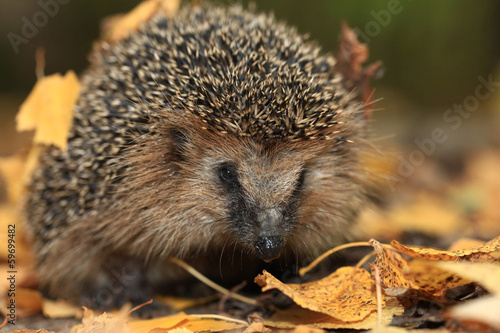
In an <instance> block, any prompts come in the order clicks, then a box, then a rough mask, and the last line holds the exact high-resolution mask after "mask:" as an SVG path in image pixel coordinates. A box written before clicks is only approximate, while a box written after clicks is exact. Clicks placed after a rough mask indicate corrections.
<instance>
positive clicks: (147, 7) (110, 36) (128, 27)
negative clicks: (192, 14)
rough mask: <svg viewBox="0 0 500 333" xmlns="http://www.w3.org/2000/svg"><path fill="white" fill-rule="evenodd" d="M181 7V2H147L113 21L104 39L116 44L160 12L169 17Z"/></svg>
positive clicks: (164, 0) (166, 0)
mask: <svg viewBox="0 0 500 333" xmlns="http://www.w3.org/2000/svg"><path fill="white" fill-rule="evenodd" d="M179 6H180V0H145V1H143V2H141V3H140V4H139V5H137V7H135V8H134V9H133V10H132V11H130V12H129V13H127V14H125V15H123V16H121V17H120V18H118V19H116V20H113V22H112V23H111V26H110V27H109V28H108V29H109V30H108V31H107V32H106V33H105V36H104V39H105V40H107V41H109V42H116V41H119V40H121V39H124V38H126V37H128V36H129V35H130V34H131V33H132V32H134V31H136V30H137V29H138V28H139V26H140V24H141V23H143V22H146V21H148V20H150V19H151V18H152V17H153V15H154V14H156V13H157V12H158V11H159V10H163V11H164V13H165V14H166V15H167V16H173V15H174V14H175V13H176V12H177V10H178V9H179Z"/></svg>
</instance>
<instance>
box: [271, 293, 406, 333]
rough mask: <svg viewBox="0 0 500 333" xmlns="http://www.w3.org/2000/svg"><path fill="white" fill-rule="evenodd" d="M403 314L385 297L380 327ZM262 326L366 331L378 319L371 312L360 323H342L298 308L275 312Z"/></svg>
mask: <svg viewBox="0 0 500 333" xmlns="http://www.w3.org/2000/svg"><path fill="white" fill-rule="evenodd" d="M403 312H404V308H403V307H402V306H401V305H400V304H399V302H398V301H397V299H396V298H395V297H386V307H385V308H384V309H382V325H389V324H390V323H391V321H392V318H393V317H394V316H397V315H401V314H403ZM264 324H265V325H266V326H270V327H276V328H283V329H290V328H295V327H297V326H300V325H305V326H307V327H310V328H322V329H332V330H333V329H353V330H367V329H372V328H374V327H377V325H378V317H377V313H376V312H372V313H370V314H369V315H368V316H367V317H366V318H365V319H363V320H361V321H353V322H344V321H341V320H338V319H335V318H333V317H330V316H328V315H326V314H324V313H319V312H314V311H310V310H307V309H304V308H300V307H292V308H289V309H286V310H277V311H276V312H275V313H274V314H273V315H272V316H271V317H270V318H268V319H265V320H264Z"/></svg>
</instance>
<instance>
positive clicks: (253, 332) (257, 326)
mask: <svg viewBox="0 0 500 333" xmlns="http://www.w3.org/2000/svg"><path fill="white" fill-rule="evenodd" d="M243 333H271V330H270V329H269V328H267V327H266V326H264V323H263V322H262V321H255V322H253V323H251V324H250V326H248V327H247V328H246V329H245V330H244V331H243Z"/></svg>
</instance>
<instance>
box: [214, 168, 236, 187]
mask: <svg viewBox="0 0 500 333" xmlns="http://www.w3.org/2000/svg"><path fill="white" fill-rule="evenodd" d="M218 171H219V178H220V180H221V181H222V182H224V183H225V184H231V185H233V184H236V183H237V182H238V173H237V172H236V166H235V165H233V164H231V163H223V164H221V165H220V166H219V168H218Z"/></svg>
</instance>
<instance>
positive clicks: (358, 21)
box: [0, 0, 500, 155]
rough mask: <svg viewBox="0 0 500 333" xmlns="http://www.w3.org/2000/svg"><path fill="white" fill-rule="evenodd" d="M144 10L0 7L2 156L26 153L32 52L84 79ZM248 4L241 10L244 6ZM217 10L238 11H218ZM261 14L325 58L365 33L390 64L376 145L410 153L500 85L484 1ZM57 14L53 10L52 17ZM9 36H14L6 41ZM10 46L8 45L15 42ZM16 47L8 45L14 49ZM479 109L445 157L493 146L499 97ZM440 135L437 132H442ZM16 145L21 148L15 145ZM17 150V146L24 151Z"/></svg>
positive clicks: (76, 2)
mask: <svg viewBox="0 0 500 333" xmlns="http://www.w3.org/2000/svg"><path fill="white" fill-rule="evenodd" d="M54 1H57V3H58V4H59V6H58V7H59V8H58V9H57V13H55V15H53V17H51V16H50V15H46V17H47V18H48V19H47V20H46V22H43V21H42V22H39V23H44V24H40V25H41V26H40V27H39V28H37V29H38V32H36V33H34V34H33V36H32V37H30V38H26V40H25V41H26V43H21V44H19V45H18V46H17V48H18V50H17V52H16V50H15V49H16V47H13V45H12V38H13V34H12V33H14V34H16V35H18V36H21V37H22V36H23V31H22V29H23V25H25V22H26V21H29V22H32V23H33V22H34V20H43V17H42V16H43V15H42V14H40V12H41V11H46V10H44V5H43V4H48V3H53V2H54ZM138 2H139V1H138V0H120V1H118V0H108V1H102V0H101V1H98V0H85V1H83V0H40V1H37V0H1V4H0V8H1V10H0V32H1V36H2V38H1V39H0V73H1V76H0V121H1V127H0V131H1V134H0V135H1V139H0V140H1V142H2V144H1V145H0V155H7V154H11V153H14V152H16V151H17V150H18V149H19V146H20V145H21V144H22V143H23V137H22V136H15V133H14V131H13V128H14V120H13V119H14V115H15V112H16V111H17V108H18V107H19V105H20V103H21V102H22V101H23V99H24V97H25V96H26V95H27V94H28V93H29V91H30V89H31V88H32V86H33V84H34V83H35V81H36V77H35V61H34V57H35V50H36V49H37V48H38V47H44V48H45V50H46V67H45V73H46V74H52V73H55V72H62V73H64V72H66V71H67V70H68V69H74V70H76V71H77V72H78V73H80V72H81V71H82V70H83V69H84V68H85V67H86V66H87V55H88V53H89V51H90V49H91V46H92V43H93V41H94V40H96V39H97V38H98V36H99V29H100V22H101V20H102V19H103V18H104V17H106V16H109V15H112V14H116V13H119V12H127V11H129V10H130V9H132V8H133V7H135V5H137V3H138ZM248 2H249V1H238V2H237V3H242V4H243V5H245V6H246V5H247V4H248ZM216 3H235V1H221V0H218V1H216ZM252 3H254V4H255V5H256V7H257V9H258V11H264V12H269V11H272V12H274V14H275V16H276V17H278V18H279V19H281V20H284V21H287V22H288V23H289V24H290V25H294V26H297V27H298V29H299V31H301V32H303V33H308V34H310V36H311V38H312V39H314V40H317V41H318V42H319V44H321V45H322V46H323V47H324V50H325V51H328V52H334V51H335V49H336V45H337V38H338V35H339V26H340V22H341V21H343V20H345V21H347V22H348V23H349V24H350V26H351V27H353V28H355V30H357V31H359V32H360V34H361V36H360V39H361V41H364V42H367V43H368V44H369V47H370V60H371V61H375V60H382V61H383V62H384V69H385V74H384V76H383V77H382V78H381V79H379V80H377V81H376V82H374V86H375V87H376V92H375V95H376V96H375V98H381V99H382V100H381V101H380V102H378V104H377V107H376V108H377V110H379V111H377V112H376V113H375V116H374V128H375V129H376V133H377V135H380V136H385V135H394V140H397V141H398V142H401V143H403V144H404V143H406V144H410V145H411V144H412V142H413V141H414V140H415V138H418V137H426V136H429V135H430V132H431V130H432V128H433V127H435V126H436V124H440V123H443V114H444V113H445V111H446V110H448V109H450V108H452V107H453V105H454V104H461V103H463V102H464V100H465V99H466V98H467V96H471V95H472V96H474V94H475V89H476V87H477V86H478V84H480V81H479V77H483V78H485V79H487V78H488V77H489V76H490V75H492V77H493V78H494V80H495V81H496V82H500V74H499V72H500V39H499V37H498V36H499V33H500V20H499V18H500V1H498V0H483V1H468V0H437V1H436V0H418V1H415V0H413V1H411V0H400V1H396V0H389V1H386V0H376V1H364V0H315V1H304V0H271V1H270V0H267V1H266V0H257V1H252ZM52 10H54V8H52ZM9 34H10V35H9ZM9 36H10V37H9ZM9 38H10V39H9ZM497 90H499V89H498V88H495V91H493V93H492V94H491V96H488V98H487V99H484V100H481V103H480V106H479V109H478V110H476V111H474V112H473V113H471V115H470V117H468V118H467V119H464V121H463V126H462V125H461V126H460V127H459V128H458V129H456V130H453V133H449V134H450V137H451V138H452V139H453V138H455V139H454V140H449V142H447V143H446V145H443V147H441V148H442V149H446V148H447V147H448V148H450V147H455V148H453V149H458V148H456V147H465V146H470V147H473V146H474V144H483V143H485V142H486V143H490V142H496V143H498V141H496V140H498V139H497V135H496V133H497V131H496V129H497V128H498V126H496V124H498V123H499V121H498V120H499V118H500V117H499V114H500V112H498V111H497V108H498V106H500V92H499V91H497ZM438 126H439V125H438ZM17 138H19V139H17ZM18 142H19V143H18Z"/></svg>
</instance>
